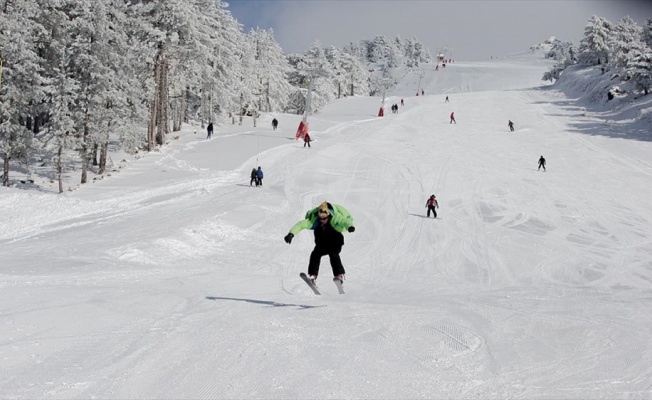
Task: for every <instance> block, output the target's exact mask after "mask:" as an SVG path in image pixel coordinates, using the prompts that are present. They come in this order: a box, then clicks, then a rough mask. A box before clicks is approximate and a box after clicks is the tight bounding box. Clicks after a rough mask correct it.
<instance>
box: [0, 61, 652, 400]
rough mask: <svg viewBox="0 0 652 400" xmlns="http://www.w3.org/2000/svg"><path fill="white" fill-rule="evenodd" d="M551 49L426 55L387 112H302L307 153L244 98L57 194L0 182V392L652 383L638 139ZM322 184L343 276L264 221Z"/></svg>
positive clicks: (646, 220)
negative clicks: (218, 118) (222, 114)
mask: <svg viewBox="0 0 652 400" xmlns="http://www.w3.org/2000/svg"><path fill="white" fill-rule="evenodd" d="M549 67H550V63H548V62H544V60H539V59H536V58H534V57H527V56H523V57H513V58H506V59H501V60H493V61H487V62H484V63H482V62H478V63H463V62H458V63H453V64H449V65H447V66H446V68H439V71H434V66H433V65H423V66H422V67H421V68H422V70H421V71H420V73H416V74H415V73H411V74H408V73H406V74H405V75H404V76H403V77H402V78H401V79H402V80H401V82H400V83H399V84H398V85H397V86H396V87H395V88H393V89H392V90H391V91H390V92H388V95H387V98H386V103H387V108H386V113H385V116H384V117H378V116H377V115H378V109H379V107H380V105H381V100H380V98H359V97H358V98H345V99H341V100H338V101H336V102H334V103H333V104H331V105H329V106H327V107H325V108H324V109H323V110H321V111H320V112H319V113H317V114H314V115H310V116H309V119H308V121H309V123H310V130H311V133H312V138H313V142H312V143H311V145H312V147H311V148H310V149H308V148H304V147H303V142H302V141H300V140H299V141H295V139H294V136H295V132H296V129H297V127H298V124H299V121H300V119H301V116H296V115H285V114H274V115H265V116H264V117H263V118H260V119H259V120H258V121H257V127H253V123H252V121H251V120H250V119H246V120H245V122H244V124H243V125H242V126H240V125H237V124H236V125H230V124H228V125H223V126H216V132H215V134H214V136H213V138H212V139H211V140H206V134H205V131H204V130H203V129H202V128H201V127H199V126H186V127H185V129H184V130H183V131H181V132H177V133H173V134H171V135H169V138H170V143H169V145H168V146H165V147H163V148H162V149H161V151H160V152H152V153H149V154H144V155H142V156H141V157H140V158H138V159H134V158H131V159H128V160H127V161H128V162H126V163H122V164H121V166H122V168H118V167H117V166H118V161H119V160H114V161H116V163H115V164H114V165H115V168H114V171H113V172H112V173H111V174H110V175H111V176H107V177H105V178H104V179H102V180H97V181H94V182H93V183H88V184H86V185H82V186H78V185H76V183H77V181H78V175H79V171H68V173H69V175H68V176H67V182H68V186H69V187H70V186H72V187H73V188H74V189H75V190H72V191H68V190H67V191H66V192H65V193H64V194H62V195H57V194H56V193H55V189H54V185H52V190H50V189H48V186H47V185H44V186H42V187H41V189H40V190H35V189H20V188H16V187H14V188H2V190H0V209H1V210H2V219H1V221H2V229H1V230H0V260H1V261H0V316H1V318H0V397H1V398H16V399H28V398H29V399H31V398H45V399H61V398H66V399H72V398H85V399H87V398H116V399H118V398H120V399H133V398H170V399H171V398H193V399H200V398H227V399H245V398H247V399H262V398H265V399H267V398H270V399H272V398H273V399H288V398H315V399H317V398H319V399H326V398H330V399H342V398H364V399H389V398H392V399H394V398H404V399H407V398H410V399H413V398H446V399H462V398H463V399H471V398H478V399H506V398H528V399H537V398H540V399H550V398H566V399H586V398H592V399H595V398H651V397H652V340H650V333H651V332H652V312H650V310H651V309H652V239H651V238H652V207H650V204H651V203H650V199H651V198H652V157H651V156H650V155H651V154H652V143H651V142H650V141H645V140H635V139H632V138H630V137H628V136H627V135H623V134H621V133H622V132H624V131H625V126H624V125H623V128H622V129H623V130H621V127H620V125H619V124H620V123H621V122H620V121H610V120H609V119H607V118H602V116H601V115H600V114H598V113H592V112H591V111H590V105H588V104H581V102H579V101H578V100H577V99H574V98H569V97H567V96H566V95H564V94H563V92H562V91H560V90H558V88H556V87H549V86H547V84H546V83H544V82H541V80H540V78H541V75H542V73H543V72H544V71H545V70H546V69H547V68H549ZM419 83H420V85H421V86H420V87H419ZM419 88H423V89H424V94H425V95H421V94H420V95H419V96H415V94H416V93H417V90H418V89H419ZM446 95H448V96H449V99H450V102H449V103H446V102H445V96H446ZM401 98H403V99H404V101H405V105H404V106H402V107H399V113H398V114H392V113H391V111H390V107H389V105H391V104H399V103H400V99H401ZM587 110H588V111H587ZM451 112H455V117H456V120H457V124H451V123H450V121H449V115H450V113H451ZM273 117H277V118H278V119H279V122H280V124H279V130H276V131H273V130H272V129H271V120H272V118H273ZM508 120H512V121H514V123H515V128H516V130H515V132H509V129H508V127H507V122H508ZM622 123H623V124H625V123H627V124H629V125H627V129H628V130H631V127H632V124H636V121H635V120H634V121H623V122H622ZM639 128H640V129H645V127H643V126H640V127H639ZM648 128H649V127H648ZM541 155H543V156H544V157H545V158H546V160H547V166H546V167H547V171H546V172H543V170H541V171H537V160H538V159H539V157H540V156H541ZM258 165H260V166H262V169H263V171H264V173H265V178H264V180H263V186H262V187H261V188H256V187H251V186H250V185H249V173H250V171H251V169H252V168H253V167H256V166H258ZM431 194H435V195H436V196H437V199H438V200H439V204H440V209H439V210H438V213H439V218H438V219H432V218H430V219H428V218H426V217H425V212H426V208H425V203H426V200H427V198H428V196H430V195H431ZM324 200H328V201H330V202H332V203H336V204H341V205H343V206H345V207H346V208H347V209H348V210H349V211H350V212H351V213H352V215H353V218H354V222H355V227H356V231H355V232H354V233H345V241H346V244H345V246H344V248H343V251H342V254H341V256H342V260H343V263H344V266H345V267H346V270H347V275H346V278H347V279H346V281H345V283H344V289H345V290H346V294H345V295H339V294H337V290H336V287H335V285H333V283H332V282H331V278H332V271H331V269H330V265H329V261H328V257H324V258H323V259H322V265H321V270H320V275H319V279H318V280H317V282H318V285H319V287H320V288H321V290H322V292H323V295H322V296H315V295H314V294H313V293H312V291H311V290H310V288H308V286H307V285H306V284H305V283H304V282H303V281H302V280H301V279H300V278H299V276H298V275H299V272H302V271H304V272H305V271H306V270H307V264H308V256H309V254H310V252H311V250H312V247H313V235H312V232H310V231H304V232H301V233H300V234H298V235H297V236H296V237H295V238H294V241H293V242H292V244H291V245H288V244H286V243H285V242H284V241H283V236H285V235H286V234H287V232H288V230H289V229H290V227H291V226H292V225H293V224H294V223H296V222H297V221H299V220H300V219H301V218H303V216H304V215H305V212H306V211H307V210H309V209H310V208H312V207H315V206H317V205H318V204H319V203H321V202H322V201H324Z"/></svg>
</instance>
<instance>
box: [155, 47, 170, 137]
mask: <svg viewBox="0 0 652 400" xmlns="http://www.w3.org/2000/svg"><path fill="white" fill-rule="evenodd" d="M159 65H160V71H159V82H158V85H156V87H157V90H158V118H157V121H156V144H158V145H163V144H165V135H166V134H167V133H168V132H170V115H169V105H168V66H167V61H166V60H165V56H164V55H161V57H160V58H159Z"/></svg>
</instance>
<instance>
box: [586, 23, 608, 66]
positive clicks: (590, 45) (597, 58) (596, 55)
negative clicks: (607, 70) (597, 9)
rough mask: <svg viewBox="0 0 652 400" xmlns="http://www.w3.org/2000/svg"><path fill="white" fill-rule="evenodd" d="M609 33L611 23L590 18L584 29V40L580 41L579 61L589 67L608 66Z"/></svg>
mask: <svg viewBox="0 0 652 400" xmlns="http://www.w3.org/2000/svg"><path fill="white" fill-rule="evenodd" d="M611 31H612V24H611V22H609V21H607V20H606V19H604V18H601V17H598V16H595V15H594V16H592V17H591V18H590V19H589V22H588V23H587V25H586V27H585V28H584V38H583V39H582V40H581V41H580V47H579V51H580V55H579V61H580V62H582V63H585V64H590V65H606V64H609V54H610V51H611V50H610V48H609V39H610V37H611Z"/></svg>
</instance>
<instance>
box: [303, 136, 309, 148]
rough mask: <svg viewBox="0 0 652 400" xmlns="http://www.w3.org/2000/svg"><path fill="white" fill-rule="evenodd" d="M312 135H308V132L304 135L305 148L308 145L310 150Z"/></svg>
mask: <svg viewBox="0 0 652 400" xmlns="http://www.w3.org/2000/svg"><path fill="white" fill-rule="evenodd" d="M310 140H311V139H310V135H308V132H306V134H305V135H303V147H306V145H308V148H310Z"/></svg>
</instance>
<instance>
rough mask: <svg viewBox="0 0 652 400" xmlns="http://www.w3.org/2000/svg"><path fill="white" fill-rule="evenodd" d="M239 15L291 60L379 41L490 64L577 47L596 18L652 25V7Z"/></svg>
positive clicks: (513, 6) (385, 4)
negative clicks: (541, 49) (545, 46)
mask: <svg viewBox="0 0 652 400" xmlns="http://www.w3.org/2000/svg"><path fill="white" fill-rule="evenodd" d="M227 3H228V4H229V10H230V11H231V13H232V15H233V16H234V17H235V18H236V19H237V20H238V21H239V22H240V23H241V24H242V25H243V26H244V28H243V29H244V31H245V32H249V30H250V29H252V28H255V27H260V28H265V29H268V28H272V29H273V30H274V36H275V38H276V40H277V41H278V42H279V43H280V45H281V47H282V48H283V50H284V51H285V52H286V53H293V52H303V51H305V50H306V49H308V48H309V47H310V46H311V45H312V43H314V42H315V40H319V42H320V43H321V44H322V46H323V47H328V46H331V45H332V46H335V47H337V48H342V47H344V46H345V45H346V44H348V43H349V42H352V41H358V40H361V39H372V38H374V37H375V36H376V35H384V36H387V37H395V36H400V37H402V38H413V37H416V38H417V39H418V40H419V41H420V42H421V43H423V44H424V45H425V46H426V47H427V48H429V49H430V52H431V54H433V55H434V54H435V53H436V52H437V51H438V50H440V49H441V48H442V47H443V46H446V47H448V48H449V49H452V57H453V58H456V59H458V60H485V59H488V58H489V57H490V56H503V55H507V54H511V53H516V52H520V51H523V50H527V49H528V48H529V47H530V46H532V45H535V44H539V43H541V42H543V41H544V40H545V39H547V38H549V37H550V36H556V37H557V38H559V39H560V40H563V41H572V42H573V43H574V44H576V45H577V44H578V43H579V40H580V39H581V38H582V36H583V32H584V27H585V25H586V23H587V21H588V20H589V18H590V17H591V16H592V15H597V16H600V17H604V18H606V19H608V20H609V21H611V22H617V21H618V20H620V19H621V18H622V17H624V16H626V15H629V16H630V17H632V18H633V19H634V20H635V21H636V22H637V23H638V24H639V25H641V26H643V25H644V23H645V20H646V19H648V18H652V0H638V1H634V0H613V1H612V0H547V1H538V0H520V1H519V0H504V1H491V0H454V1H435V0H422V1H414V0H392V1H383V0H231V1H228V0H227Z"/></svg>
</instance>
